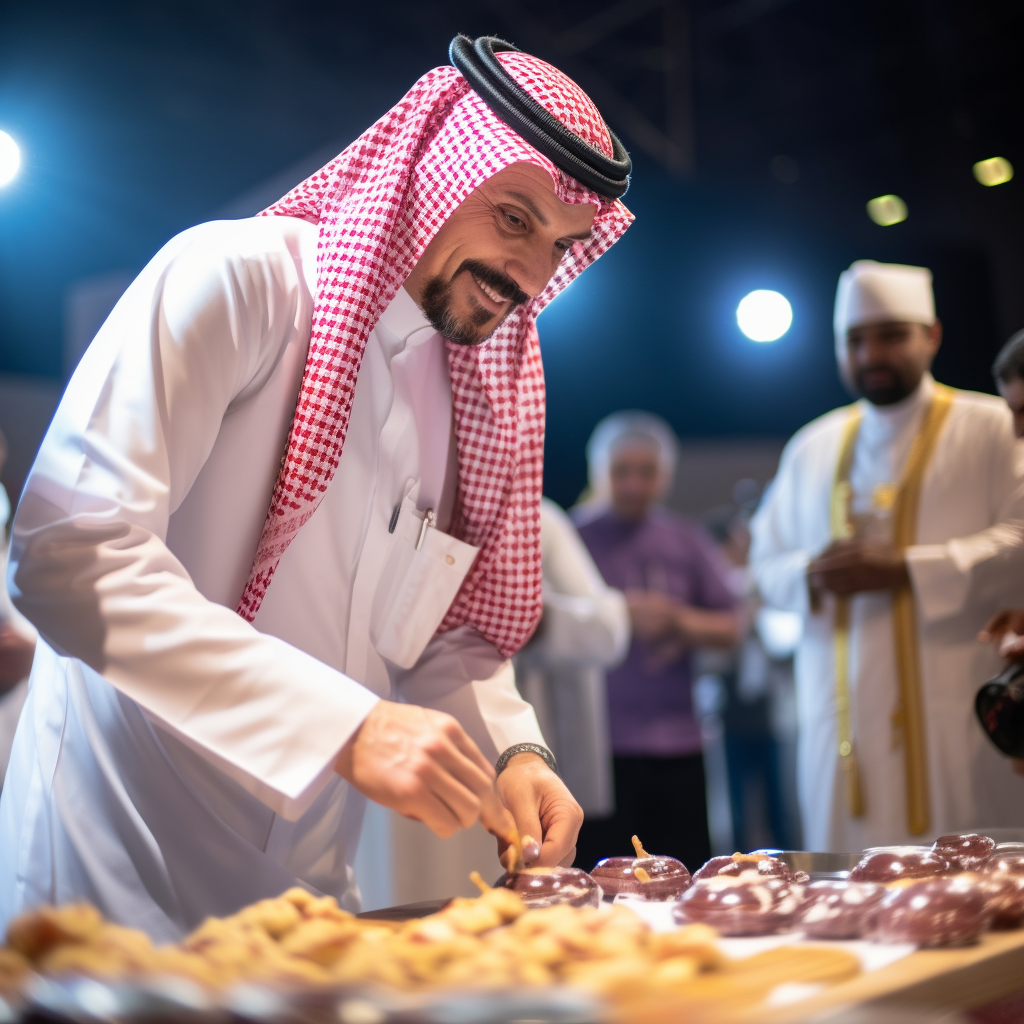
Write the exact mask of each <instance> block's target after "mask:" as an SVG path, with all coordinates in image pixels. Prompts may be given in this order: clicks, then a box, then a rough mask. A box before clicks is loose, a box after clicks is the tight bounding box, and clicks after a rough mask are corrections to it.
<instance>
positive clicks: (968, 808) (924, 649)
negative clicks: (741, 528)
mask: <svg viewBox="0 0 1024 1024" xmlns="http://www.w3.org/2000/svg"><path fill="white" fill-rule="evenodd" d="M934 387H935V384H934V381H933V380H932V378H931V377H930V376H926V378H925V379H924V380H923V381H922V384H921V386H920V388H919V389H918V390H917V391H916V392H915V393H914V394H913V395H911V396H910V397H909V398H907V399H905V400H904V401H903V402H901V403H898V404H897V405H894V406H888V407H876V406H873V405H871V404H869V403H867V402H863V401H862V402H861V403H860V405H861V409H862V411H863V415H864V418H863V421H862V424H861V428H860V433H859V435H858V438H857V443H856V448H855V452H854V460H853V465H852V468H851V474H850V483H851V487H852V491H853V506H854V508H855V509H856V508H866V507H868V506H869V505H870V496H871V493H872V491H873V490H874V488H875V486H876V485H877V484H879V483H893V482H896V481H898V479H899V477H900V473H901V471H902V468H903V464H904V462H905V461H906V458H907V454H908V452H909V450H910V445H911V442H912V440H913V438H914V436H915V434H916V432H917V429H918V427H919V425H920V423H921V418H922V416H923V413H924V410H925V408H926V406H927V403H928V401H929V399H930V397H931V395H932V393H933V390H934ZM847 415H848V413H847V411H846V410H844V409H836V410H834V411H832V412H830V413H828V414H826V415H825V416H822V417H821V418H820V419H817V420H815V421H814V422H813V423H810V424H808V426H806V427H804V428H803V429H802V430H800V431H799V432H798V433H797V434H796V435H795V436H794V437H793V438H792V440H790V442H789V444H788V445H787V446H786V449H785V451H784V452H783V455H782V460H781V462H780V465H779V471H778V475H777V476H776V477H775V480H774V482H773V484H772V486H771V488H770V489H769V491H768V494H767V495H766V497H765V500H764V502H763V504H762V506H761V508H760V509H759V510H758V512H757V515H756V516H755V517H754V519H753V522H752V534H753V544H752V550H751V564H752V567H753V571H754V574H755V578H756V581H757V584H758V587H759V589H760V591H761V594H762V596H763V598H764V600H765V602H766V603H767V604H769V605H772V606H774V607H776V608H781V609H785V610H789V611H795V612H799V613H800V614H802V615H803V616H804V617H805V625H804V633H803V638H802V640H801V642H800V646H799V648H798V650H797V655H796V684H797V700H798V711H799V726H800V734H799V743H798V787H799V796H800V809H801V815H802V818H803V826H804V837H805V843H806V845H807V848H808V849H810V850H831V851H846V852H851V851H858V850H861V849H864V848H866V847H868V846H878V845H887V844H893V843H919V842H922V841H927V842H931V841H932V840H933V839H934V838H935V837H936V836H937V835H939V834H941V833H943V832H950V831H959V830H965V829H967V830H971V829H978V828H985V827H1021V826H1024V779H1022V778H1021V777H1020V776H1018V775H1015V774H1014V773H1013V772H1012V770H1011V768H1010V764H1009V762H1008V761H1007V760H1006V758H1004V757H1003V756H1002V755H1001V754H999V753H998V752H997V751H996V749H995V747H993V746H992V744H991V743H990V741H989V740H988V738H987V737H986V736H985V735H984V733H983V731H982V729H981V727H980V725H979V724H978V722H977V720H976V718H975V715H974V695H975V693H976V691H977V690H978V688H979V686H980V685H981V684H982V683H983V682H984V681H985V680H986V679H988V678H990V677H991V676H992V675H993V674H994V673H995V672H996V671H998V669H999V668H1000V661H999V659H998V657H997V656H996V654H995V653H994V652H993V651H992V650H991V648H990V647H988V646H983V645H982V644H979V643H978V641H977V639H976V638H977V634H978V631H979V630H980V629H981V627H982V626H983V625H984V624H985V622H986V620H987V619H988V618H989V616H990V615H992V614H993V613H994V612H996V611H998V610H999V609H1000V608H1003V607H1006V606H1014V605H1016V606H1020V604H1021V603H1022V601H1024V543H1022V542H1024V447H1022V445H1021V444H1020V443H1019V442H1017V441H1015V440H1014V437H1013V431H1012V424H1011V417H1010V413H1009V412H1008V410H1007V409H1006V407H1005V405H1004V403H1003V402H1002V401H1000V400H999V399H997V398H994V397H992V396H989V395H982V394H976V393H974V392H963V391H961V392H957V393H956V398H955V401H954V403H953V406H952V409H951V410H950V413H949V416H948V418H947V420H946V423H945V425H944V427H943V430H942V433H941V435H940V437H939V439H938V443H937V444H936V447H935V450H934V452H933V455H932V458H931V461H930V463H929V465H928V468H927V471H926V473H925V477H924V482H923V486H922V492H921V500H920V509H919V513H918V524H917V542H916V544H915V545H914V546H913V547H911V548H910V549H909V550H908V552H907V564H908V569H909V573H910V578H911V585H912V587H913V591H914V597H915V601H916V606H917V616H918V637H919V650H920V663H921V677H922V694H923V701H924V721H925V739H926V751H927V765H928V780H929V792H930V801H931V827H930V829H929V832H928V834H927V835H925V836H912V835H911V834H910V833H909V831H908V828H907V814H906V785H905V781H904V758H903V748H902V746H900V745H898V743H897V742H896V740H895V737H894V730H893V727H892V715H893V712H894V711H895V709H896V704H897V701H898V693H899V688H898V678H897V674H896V663H895V647H894V639H893V627H892V617H891V614H890V610H891V600H890V597H889V596H888V595H887V594H884V593H870V594H861V595H857V596H855V597H854V598H853V599H852V600H851V607H850V614H851V631H850V668H849V678H850V700H851V708H852V722H853V733H854V743H855V747H856V751H857V760H858V764H859V768H860V772H861V779H862V782H863V786H864V795H865V803H866V814H865V816H864V817H863V818H860V819H853V818H851V817H850V814H849V809H848V802H847V794H846V780H845V776H844V775H843V773H842V771H841V769H839V767H838V760H839V758H838V753H837V747H838V740H837V738H836V710H835V650H834V634H833V625H832V624H833V621H834V618H833V616H834V603H833V601H832V600H831V599H830V598H828V597H826V600H825V602H824V605H823V607H822V608H821V609H820V610H819V611H818V612H816V613H814V612H811V610H810V608H809V601H808V591H807V585H806V579H805V574H806V570H807V565H808V563H809V562H810V561H811V559H813V558H814V557H815V556H816V555H817V554H819V553H820V552H821V551H822V550H823V549H824V548H825V547H827V546H828V544H829V543H830V535H829V504H830V495H831V489H832V481H833V478H834V474H835V469H836V462H837V459H838V457H839V447H840V442H841V436H842V432H843V428H844V425H845V423H846V419H847Z"/></svg>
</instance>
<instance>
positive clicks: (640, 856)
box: [590, 836, 691, 901]
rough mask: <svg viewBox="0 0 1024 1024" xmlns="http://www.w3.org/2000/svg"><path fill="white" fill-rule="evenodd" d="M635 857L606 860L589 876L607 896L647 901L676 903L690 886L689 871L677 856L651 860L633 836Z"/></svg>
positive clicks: (606, 858) (609, 858) (607, 858)
mask: <svg viewBox="0 0 1024 1024" xmlns="http://www.w3.org/2000/svg"><path fill="white" fill-rule="evenodd" d="M633 847H634V849H635V850H636V856H635V857H605V858H604V860H601V861H598V862H597V865H596V866H595V867H594V870H593V871H591V872H590V874H591V875H592V876H593V878H595V879H596V880H597V882H598V884H599V885H600V886H601V888H602V890H604V893H605V895H606V896H608V895H611V896H618V895H619V894H620V893H621V894H623V895H627V894H628V895H630V896H642V897H643V898H644V899H648V900H660V901H664V900H674V899H675V898H676V897H677V896H679V895H681V894H682V893H684V892H685V891H686V890H687V889H688V888H689V887H690V881H691V880H690V872H689V871H687V870H686V866H685V865H684V864H683V862H682V861H679V860H676V859H675V857H652V856H651V855H650V854H649V853H648V852H647V851H646V850H645V849H644V848H643V846H641V844H640V840H639V839H637V837H636V836H633Z"/></svg>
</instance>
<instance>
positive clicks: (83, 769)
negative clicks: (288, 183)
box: [0, 217, 543, 940]
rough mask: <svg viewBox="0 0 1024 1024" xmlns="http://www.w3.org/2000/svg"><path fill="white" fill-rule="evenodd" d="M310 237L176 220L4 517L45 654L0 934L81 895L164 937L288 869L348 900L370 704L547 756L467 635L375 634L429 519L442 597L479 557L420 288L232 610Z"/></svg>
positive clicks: (3, 862) (246, 559)
mask: <svg viewBox="0 0 1024 1024" xmlns="http://www.w3.org/2000/svg"><path fill="white" fill-rule="evenodd" d="M316 249H317V228H316V226H315V225H312V224H309V223H307V222H305V221H302V220H297V219H293V218H283V217H278V218H272V217H267V218H255V219H252V220H246V221H223V222H215V223H212V224H205V225H201V226H199V227H196V228H193V229H191V230H189V231H186V232H184V233H183V234H181V235H179V236H178V237H176V238H175V239H173V240H172V241H171V242H169V243H168V244H167V245H166V246H165V247H164V248H163V249H162V250H161V251H160V252H159V253H158V254H157V255H156V256H155V257H154V258H153V260H152V261H151V263H150V264H149V266H147V268H146V269H145V270H144V271H143V272H142V274H140V276H139V277H138V278H137V279H136V281H135V282H134V283H133V284H132V285H131V287H130V288H129V289H128V291H127V292H126V293H125V295H124V297H123V298H122V299H121V301H120V302H119V303H118V305H117V306H116V307H115V309H114V311H113V312H112V313H111V315H110V317H109V319H108V320H107V322H106V323H105V324H104V326H103V328H102V329H101V330H100V332H99V334H98V335H97V337H96V339H95V341H94V342H93V344H92V345H91V346H90V348H89V350H88V352H87V353H86V355H85V357H84V358H83V360H82V362H81V364H80V366H79V368H78V369H77V371H76V372H75V375H74V377H73V378H72V381H71V383H70V384H69V386H68V390H67V392H66V393H65V395H64V398H63V399H62V401H61V404H60V407H59V409H58V411H57V413H56V416H55V418H54V421H53V424H52V425H51V427H50V430H49V432H48V433H47V436H46V438H45V440H44V442H43V445H42V448H41V450H40V453H39V456H38V458H37V460H36V464H35V466H34V467H33V470H32V473H31V475H30V478H29V480H28V483H27V485H26V490H25V493H24V496H23V498H22V501H21V505H20V508H19V511H18V514H17V516H16V519H15V524H14V537H13V544H12V553H11V571H10V577H9V579H10V585H11V594H12V596H13V598H14V600H15V602H16V603H17V604H18V605H19V607H20V608H21V610H22V611H23V612H24V613H25V614H26V615H27V617H28V618H29V619H30V620H31V621H32V622H33V623H34V624H35V625H36V627H37V628H38V629H39V632H40V635H41V637H42V640H41V642H40V644H39V647H38V650H37V655H36V661H35V665H34V667H33V673H32V681H31V690H30V696H29V700H28V703H27V705H26V708H25V711H24V713H23V714H22V717H21V721H20V724H19V728H18V733H17V736H16V739H15V745H14V750H13V753H12V759H11V765H10V768H9V770H8V775H7V780H6V784H5V786H4V789H3V794H2V799H0V836H2V837H3V838H2V841H0V926H2V924H3V923H4V922H6V921H7V920H8V919H9V918H10V917H11V916H12V915H13V914H15V913H17V912H19V911H20V910H22V909H24V908H25V907H28V906H32V905H35V904H38V903H43V902H58V903H61V902H66V901H68V900H71V899H83V898H84V899H89V900H91V901H93V902H94V903H96V904H97V905H98V906H99V907H100V909H101V910H103V911H104V913H106V914H107V915H108V916H109V917H111V918H112V919H114V920H116V921H121V922H123V923H126V924H131V925H133V926H136V927H141V928H143V929H145V930H146V931H148V932H149V933H150V934H151V935H152V936H153V937H154V938H155V939H160V940H170V939H174V938H176V937H178V936H180V935H181V934H182V933H183V932H184V931H185V930H187V929H188V928H190V927H192V926H194V925H195V924H196V923H197V922H198V921H200V920H201V919H202V918H203V917H205V916H206V915H208V914H223V913H229V912H231V911H233V910H234V909H237V907H239V906H240V905H242V904H244V903H246V902H249V901H251V900H254V899H258V898H261V897H264V896H269V895H273V894H275V893H277V892H279V891H281V890H283V889H284V888H286V887H288V886H290V885H292V884H295V883H296V882H297V881H298V882H301V883H302V884H304V885H306V886H307V887H308V888H311V889H314V890H316V891H320V892H325V893H331V894H333V895H336V896H337V897H339V899H340V900H341V901H342V903H343V904H344V905H346V906H348V907H352V908H354V907H356V906H357V905H358V891H357V889H356V886H355V882H354V880H353V877H352V871H351V867H350V863H351V861H352V859H353V857H354V854H355V849H356V843H357V840H358V834H359V828H360V823H361V819H362V815H363V810H364V806H365V801H364V798H363V797H362V796H361V795H360V794H359V793H358V792H356V791H354V790H352V789H351V788H350V787H349V786H348V785H347V783H345V782H344V781H343V780H342V779H341V778H340V777H339V776H337V775H336V774H335V773H334V771H333V765H334V762H335V760H336V758H337V755H338V752H339V750H340V749H341V747H342V746H343V745H344V743H345V742H346V741H347V740H348V738H349V737H350V736H351V735H352V733H353V732H354V731H355V729H356V728H357V727H358V726H359V724H360V723H361V722H362V720H363V719H364V717H365V716H366V715H367V714H368V713H369V711H370V709H371V708H372V707H373V706H374V704H375V703H376V702H377V700H378V699H380V698H382V697H384V698H391V699H404V700H408V701H411V702H414V703H418V704H423V705H426V706H430V707H434V708H438V709H441V710H444V711H447V712H449V713H451V714H453V715H455V716H456V717H457V718H458V719H459V720H460V721H461V722H462V724H463V726H464V727H465V728H466V729H467V730H468V732H469V733H470V735H471V736H472V737H473V739H474V740H475V741H476V742H477V743H478V744H479V745H480V746H481V748H482V750H483V751H484V754H485V756H487V757H489V758H495V757H497V755H498V753H500V751H501V750H503V749H504V748H505V747H507V746H509V745H511V744H513V743H517V742H535V743H542V742H543V738H542V735H541V733H540V730H539V727H538V725H537V722H536V717H535V716H534V714H533V711H532V709H531V708H530V707H529V705H528V704H526V703H525V702H524V701H523V700H522V699H521V698H520V697H519V696H518V694H517V692H516V689H515V682H514V677H513V672H512V668H511V663H510V662H508V661H507V660H505V659H503V658H501V656H500V655H499V654H498V653H497V651H496V650H495V649H494V648H493V646H492V645H490V644H489V643H488V642H486V641H485V640H483V638H481V637H480V636H479V635H478V634H477V633H476V632H475V631H473V630H472V629H471V628H469V627H463V628H461V629H458V630H454V631H451V632H449V633H446V634H440V635H437V636H436V637H434V638H433V639H432V640H430V639H429V637H430V635H431V633H432V632H433V627H429V632H426V633H425V635H423V636H421V637H420V639H421V641H422V642H427V641H428V640H429V643H427V646H426V649H425V651H424V652H423V654H422V656H421V657H420V658H419V660H418V662H417V663H416V664H415V665H414V666H413V667H412V668H411V669H399V668H397V667H396V665H395V664H394V663H392V662H388V661H387V660H385V659H384V658H383V657H382V656H381V655H380V654H379V653H378V650H377V646H378V645H376V644H375V642H374V638H375V637H379V636H381V635H382V631H386V630H384V627H385V626H387V625H388V622H389V613H390V611H391V607H389V602H388V601H387V600H383V599H382V596H381V595H382V593H386V594H390V595H394V593H395V592H396V589H395V588H396V587H397V588H398V593H399V594H400V596H402V598H403V601H405V599H406V598H409V597H410V595H409V594H401V585H402V583H403V580H402V579H401V578H400V577H399V578H397V579H396V577H395V572H394V570H395V566H396V564H397V565H398V566H399V568H401V567H402V566H405V565H406V563H407V561H408V558H409V557H412V555H411V552H412V550H413V544H414V543H415V539H416V537H417V535H418V533H419V527H420V521H421V519H422V517H423V514H424V512H425V510H426V509H428V508H432V509H434V510H435V512H437V514H438V522H437V528H436V529H431V530H428V531H427V533H428V537H427V543H426V545H425V548H424V549H425V551H427V552H428V553H429V554H430V558H431V560H432V561H431V565H432V566H436V568H431V569H430V570H429V571H427V572H426V575H425V576H423V575H421V576H420V577H419V582H420V583H422V584H424V585H425V592H432V590H431V588H432V587H433V585H434V584H435V583H436V582H437V579H440V578H442V577H443V579H444V580H445V581H448V582H450V575H449V576H445V574H446V573H447V574H451V573H453V572H457V571H458V572H462V573H464V572H465V570H466V569H467V568H468V565H469V563H470V562H471V559H472V554H473V549H471V548H469V546H468V545H466V544H463V543H461V542H460V541H458V540H456V539H455V538H452V537H448V536H447V535H446V534H445V533H444V532H443V531H444V529H445V528H446V524H447V523H448V521H449V520H450V515H451V509H452V505H453V500H454V495H455V491H456V484H457V462H456V458H455V446H454V441H453V429H452V407H451V387H450V383H449V377H448V368H447V356H446V350H445V347H444V342H443V340H442V339H441V338H440V336H438V335H437V334H436V333H435V332H434V331H433V329H432V328H431V327H430V326H429V324H428V322H427V320H426V318H425V317H424V316H423V314H422V312H421V311H420V310H419V308H418V307H417V306H416V304H415V303H414V302H413V301H412V299H411V298H410V297H409V295H408V294H407V293H406V292H405V291H404V289H403V290H400V291H399V293H398V295H397V296H396V298H395V299H394V301H393V302H392V303H391V305H390V306H389V308H388V309H387V310H386V311H385V313H384V314H383V316H382V317H381V320H380V322H379V323H378V324H377V325H376V327H375V329H374V330H373V332H372V333H371V335H370V338H369V341H368V343H367V348H366V354H365V356H364V360H363V364H362V368H361V371H360V375H359V378H358V382H357V387H356V391H355V398H354V402H353V408H352V417H351V421H350V427H349V431H348V438H347V441H346V444H345V448H344V452H343V455H342V458H341V461H340V464H339V467H338V470H337V473H336V475H335V477H334V480H333V481H332V483H331V485H330V487H329V488H328V491H327V493H326V495H325V497H324V499H323V502H322V503H321V505H320V507H319V508H318V509H317V511H316V512H315V513H314V515H313V516H312V518H311V519H310V520H309V522H308V523H306V525H305V526H304V527H303V528H302V530H301V531H300V532H299V534H298V536H297V537H296V539H295V540H294V542H293V543H292V544H291V546H290V547H289V548H288V550H287V551H286V552H285V554H284V556H283V558H282V559H281V563H280V565H279V567H278V570H277V574H276V576H275V577H274V580H273V582H272V584H271V586H270V588H269V590H268V592H267V595H266V598H265V600H264V602H263V605H262V607H261V609H260V612H259V615H258V616H257V618H256V621H255V623H254V624H253V625H249V624H248V623H246V622H245V621H243V620H242V619H241V618H240V617H239V616H238V615H236V614H235V612H234V607H235V604H236V602H237V600H238V597H239V595H240V594H241V592H242V587H243V585H244V583H245V580H246V576H247V574H248V571H249V566H250V564H251V560H252V556H253V552H254V551H255V547H256V542H257V539H258V537H259V535H260V530H261V528H262V525H263V520H264V517H265V515H266V510H267V507H268V504H269V501H270V494H271V491H272V489H273V486H274V481H275V479H276V477H277V473H278V467H279V464H280V459H281V457H282V454H283V452H284V448H285V441H286V438H287V433H288V428H289V426H290V424H291V420H292V415H293V412H294V408H295V398H296V394H297V392H298V387H299V382H300V380H301V377H302V372H303V367H304V365H305V358H306V350H307V347H308V343H309V333H310V319H311V315H312V308H313V299H312V295H313V292H314V289H315V284H316ZM396 506H399V507H400V512H399V516H398V522H397V527H396V529H395V530H394V532H393V533H392V532H390V530H389V527H390V525H391V522H392V517H393V513H394V510H395V508H396ZM396 559H397V562H396ZM422 569H423V565H422V563H421V564H419V567H418V569H417V571H420V570H422ZM411 578H412V577H411V576H410V579H411ZM460 578H461V577H460ZM410 586H411V584H410ZM415 596H416V595H415V594H413V595H412V597H413V598H415ZM411 604H412V607H413V613H412V614H410V615H409V616H408V617H407V620H406V625H405V629H406V633H407V635H413V634H415V633H416V632H417V631H419V632H420V633H424V629H425V627H424V624H423V622H424V621H425V619H429V618H430V615H431V614H433V613H434V612H436V611H437V609H431V608H429V607H426V608H424V607H420V606H419V605H417V604H416V601H415V600H412V601H411ZM422 604H423V602H420V605H422ZM407 605H408V602H406V603H405V604H404V605H403V607H405V606H407ZM392 625H393V623H392Z"/></svg>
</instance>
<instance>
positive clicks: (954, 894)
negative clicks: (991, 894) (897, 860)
mask: <svg viewBox="0 0 1024 1024" xmlns="http://www.w3.org/2000/svg"><path fill="white" fill-rule="evenodd" d="M991 920H992V910H990V909H989V907H988V900H987V899H986V894H985V891H984V889H983V887H982V886H981V885H979V884H978V883H977V876H976V875H970V874H962V875H954V876H952V877H948V878H931V879H927V880H925V881H921V882H916V883H914V884H912V885H907V886H905V887H903V888H900V889H897V890H895V891H893V892H890V893H889V894H888V895H887V896H886V897H885V899H884V900H883V901H882V902H881V904H880V905H879V907H878V909H877V910H876V911H875V912H874V913H873V914H872V920H871V924H870V926H869V929H868V936H867V937H868V938H870V939H872V940H873V941H875V942H913V943H915V944H916V945H918V946H925V947H927V946H966V945H969V944H970V943H972V942H977V940H978V937H979V936H980V935H981V933H982V932H984V931H985V929H986V928H988V926H989V923H990V922H991Z"/></svg>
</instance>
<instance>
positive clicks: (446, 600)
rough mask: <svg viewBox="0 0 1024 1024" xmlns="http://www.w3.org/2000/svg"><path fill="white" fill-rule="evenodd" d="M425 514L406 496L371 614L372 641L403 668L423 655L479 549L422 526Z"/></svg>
mask: <svg viewBox="0 0 1024 1024" xmlns="http://www.w3.org/2000/svg"><path fill="white" fill-rule="evenodd" d="M424 516H425V513H423V512H419V511H417V509H416V503H415V502H414V501H413V500H412V499H411V498H406V499H405V500H404V501H403V502H402V508H401V512H400V513H399V515H398V520H397V522H396V524H395V532H394V544H393V545H392V548H391V554H390V555H389V556H388V560H387V562H386V563H385V566H384V571H383V572H382V573H381V577H380V582H379V583H378V584H377V591H376V593H375V595H374V599H373V609H372V611H371V614H370V641H371V643H372V644H373V646H374V647H375V648H376V650H377V653H378V654H379V655H380V656H381V657H382V658H386V659H387V660H388V661H390V662H391V663H392V664H394V665H397V666H398V667H399V668H412V666H413V665H415V664H416V662H417V661H419V658H420V655H421V654H422V653H423V651H424V649H425V648H426V646H427V644H428V643H430V640H431V638H432V637H433V635H434V634H435V633H436V632H437V627H438V626H440V625H441V620H442V619H443V618H444V617H445V614H446V612H447V611H448V609H449V607H451V603H452V601H454V600H455V595H456V594H458V592H459V588H460V587H461V586H462V581H463V580H464V579H465V578H466V574H467V573H468V572H469V570H470V568H471V566H472V565H473V562H474V560H475V559H476V556H477V552H478V551H479V550H480V549H479V548H477V547H474V546H473V545H472V544H466V543H465V542H464V541H461V540H457V539H456V538H455V537H451V536H449V535H448V534H447V533H442V532H441V531H440V530H438V529H437V528H436V527H433V526H427V527H426V528H424ZM421 535H422V536H421Z"/></svg>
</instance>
